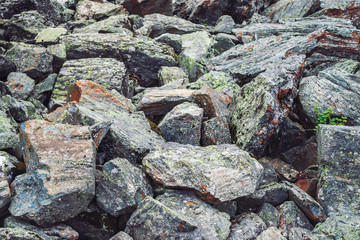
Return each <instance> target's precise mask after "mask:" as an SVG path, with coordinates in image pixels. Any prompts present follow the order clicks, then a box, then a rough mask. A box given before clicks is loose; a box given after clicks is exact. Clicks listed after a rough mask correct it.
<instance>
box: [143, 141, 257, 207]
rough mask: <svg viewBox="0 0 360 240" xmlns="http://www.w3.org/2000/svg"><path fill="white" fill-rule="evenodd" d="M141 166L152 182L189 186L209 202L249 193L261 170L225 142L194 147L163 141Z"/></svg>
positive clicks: (242, 153) (234, 147) (169, 185)
mask: <svg viewBox="0 0 360 240" xmlns="http://www.w3.org/2000/svg"><path fill="white" fill-rule="evenodd" d="M230 159H231V161H229V160H230ZM143 166H144V167H145V170H146V172H147V173H148V174H149V175H150V176H151V177H152V178H153V179H154V180H155V181H156V182H158V183H161V184H163V185H165V186H167V187H177V188H179V187H180V188H187V189H193V190H195V191H196V192H198V193H199V194H200V196H202V197H203V198H204V199H205V200H206V201H208V202H211V203H219V202H224V201H229V200H233V199H235V198H239V197H242V196H248V195H250V194H252V193H253V192H254V191H255V189H256V188H257V187H258V184H259V181H260V178H261V176H262V174H263V168H262V166H261V165H260V164H259V163H258V162H257V161H256V160H255V159H253V158H251V157H250V155H249V154H248V153H246V152H244V151H242V150H240V149H239V148H238V147H236V146H235V145H229V144H225V145H217V146H208V147H196V146H191V145H181V144H178V143H167V144H164V145H163V146H159V148H158V149H156V150H154V151H152V152H150V153H149V154H148V155H147V156H146V157H145V158H144V159H143Z"/></svg>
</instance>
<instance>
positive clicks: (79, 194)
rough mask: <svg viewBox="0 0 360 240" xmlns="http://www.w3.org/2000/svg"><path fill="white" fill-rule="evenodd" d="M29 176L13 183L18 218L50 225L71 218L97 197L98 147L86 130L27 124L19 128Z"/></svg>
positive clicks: (13, 211)
mask: <svg viewBox="0 0 360 240" xmlns="http://www.w3.org/2000/svg"><path fill="white" fill-rule="evenodd" d="M20 135H21V144H22V147H23V151H24V159H25V162H26V171H27V173H26V174H22V175H19V176H17V177H16V179H15V180H14V182H13V183H12V188H13V191H14V195H13V198H12V201H11V205H10V208H9V211H10V213H11V214H12V215H13V216H14V217H19V218H23V219H27V220H32V221H34V222H36V223H37V224H39V225H42V226H46V225H51V224H53V223H56V222H62V221H65V220H67V219H69V218H72V217H74V216H76V215H77V214H79V213H80V212H82V211H83V210H84V209H86V207H87V205H88V204H89V203H90V201H91V200H92V198H93V197H94V196H95V156H96V151H95V145H94V142H93V140H92V138H91V135H90V131H89V129H88V127H81V126H73V125H67V124H56V123H50V122H46V121H33V120H32V121H28V122H26V123H24V124H22V125H21V134H20Z"/></svg>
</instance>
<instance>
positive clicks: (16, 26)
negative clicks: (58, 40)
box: [5, 11, 52, 42]
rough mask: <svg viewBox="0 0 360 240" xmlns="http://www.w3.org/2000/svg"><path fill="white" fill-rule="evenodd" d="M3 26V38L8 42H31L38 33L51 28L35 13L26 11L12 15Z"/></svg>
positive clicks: (44, 19)
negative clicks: (4, 27) (4, 29)
mask: <svg viewBox="0 0 360 240" xmlns="http://www.w3.org/2000/svg"><path fill="white" fill-rule="evenodd" d="M5 26H6V31H5V36H6V37H7V38H8V39H9V40H10V41H18V42H21V41H24V42H32V41H33V40H34V39H35V37H36V35H37V34H38V33H39V32H41V31H42V30H43V29H45V28H47V27H49V26H52V23H51V22H49V21H48V20H47V19H46V18H45V17H44V16H43V15H41V14H40V13H38V12H37V11H28V12H22V13H20V14H17V15H14V16H13V17H12V18H11V19H10V20H9V22H7V24H6V25H5Z"/></svg>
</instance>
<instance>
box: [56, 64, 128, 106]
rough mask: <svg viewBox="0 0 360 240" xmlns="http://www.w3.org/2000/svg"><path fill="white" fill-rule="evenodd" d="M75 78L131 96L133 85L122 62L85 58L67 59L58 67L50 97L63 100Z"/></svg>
mask: <svg viewBox="0 0 360 240" xmlns="http://www.w3.org/2000/svg"><path fill="white" fill-rule="evenodd" d="M77 80H88V81H93V82H96V83H98V84H100V85H102V86H104V87H106V88H107V89H108V90H112V89H115V90H117V91H118V92H120V93H122V94H123V95H124V96H126V97H132V95H133V91H134V86H133V83H131V82H129V75H128V72H127V69H126V67H125V65H124V63H123V62H120V61H118V60H116V59H113V58H85V59H76V60H69V61H66V62H65V63H64V65H63V66H62V68H61V69H60V72H59V75H58V77H57V80H56V84H55V88H54V91H53V93H52V96H51V97H52V99H55V100H65V99H66V95H67V90H68V88H69V87H70V86H71V85H72V84H74V83H75V82H76V81H77Z"/></svg>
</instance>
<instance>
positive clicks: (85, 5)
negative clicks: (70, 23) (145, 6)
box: [75, 0, 122, 20]
mask: <svg viewBox="0 0 360 240" xmlns="http://www.w3.org/2000/svg"><path fill="white" fill-rule="evenodd" d="M121 10H122V6H121V5H118V4H113V3H110V2H102V1H100V2H95V1H90V0H81V1H79V3H78V4H77V5H76V13H75V19H76V20H87V19H96V20H101V19H104V18H106V17H110V16H112V15H115V14H118V13H120V12H121Z"/></svg>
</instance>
